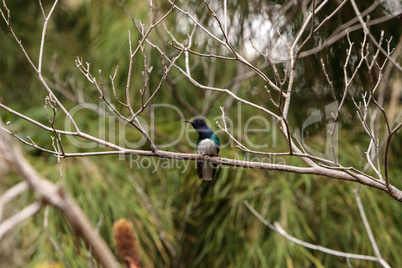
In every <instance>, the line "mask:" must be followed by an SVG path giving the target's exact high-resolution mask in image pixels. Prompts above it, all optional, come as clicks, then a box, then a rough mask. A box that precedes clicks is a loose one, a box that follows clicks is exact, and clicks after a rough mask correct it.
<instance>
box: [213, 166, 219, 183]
mask: <svg viewBox="0 0 402 268" xmlns="http://www.w3.org/2000/svg"><path fill="white" fill-rule="evenodd" d="M217 166H218V165H217V164H212V179H214V178H215V174H216V170H217Z"/></svg>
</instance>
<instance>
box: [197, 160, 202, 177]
mask: <svg viewBox="0 0 402 268" xmlns="http://www.w3.org/2000/svg"><path fill="white" fill-rule="evenodd" d="M197 174H198V178H200V179H202V161H197Z"/></svg>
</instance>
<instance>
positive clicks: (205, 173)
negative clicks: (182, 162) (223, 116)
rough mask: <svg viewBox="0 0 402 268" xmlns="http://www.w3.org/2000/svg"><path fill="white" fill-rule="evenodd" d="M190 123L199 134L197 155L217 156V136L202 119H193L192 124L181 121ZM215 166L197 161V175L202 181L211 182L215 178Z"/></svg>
mask: <svg viewBox="0 0 402 268" xmlns="http://www.w3.org/2000/svg"><path fill="white" fill-rule="evenodd" d="M183 122H185V123H190V124H191V125H192V126H193V128H194V129H195V131H197V133H198V134H199V137H198V140H197V147H196V149H197V154H201V155H209V156H218V153H219V146H220V143H219V138H218V136H217V135H216V134H215V133H214V132H213V131H212V130H211V129H210V128H209V127H208V126H207V124H205V122H204V120H202V119H195V120H194V121H193V122H190V121H183ZM216 166H217V164H214V163H211V162H208V161H202V160H200V161H197V174H198V177H199V178H200V179H202V180H203V181H211V180H212V179H213V178H214V177H215V173H216Z"/></svg>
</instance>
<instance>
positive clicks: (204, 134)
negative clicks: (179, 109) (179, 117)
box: [183, 119, 214, 139]
mask: <svg viewBox="0 0 402 268" xmlns="http://www.w3.org/2000/svg"><path fill="white" fill-rule="evenodd" d="M183 122H185V123H189V124H191V125H192V126H193V128H194V129H195V131H197V133H198V134H199V135H200V138H201V139H204V138H209V137H210V136H211V135H212V134H214V132H213V131H212V130H211V129H210V128H209V127H208V126H207V124H206V123H205V121H204V120H202V119H195V120H194V121H192V122H191V121H183Z"/></svg>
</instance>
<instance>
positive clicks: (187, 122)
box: [183, 121, 193, 124]
mask: <svg viewBox="0 0 402 268" xmlns="http://www.w3.org/2000/svg"><path fill="white" fill-rule="evenodd" d="M183 122H184V123H189V124H192V123H193V122H190V121H183Z"/></svg>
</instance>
